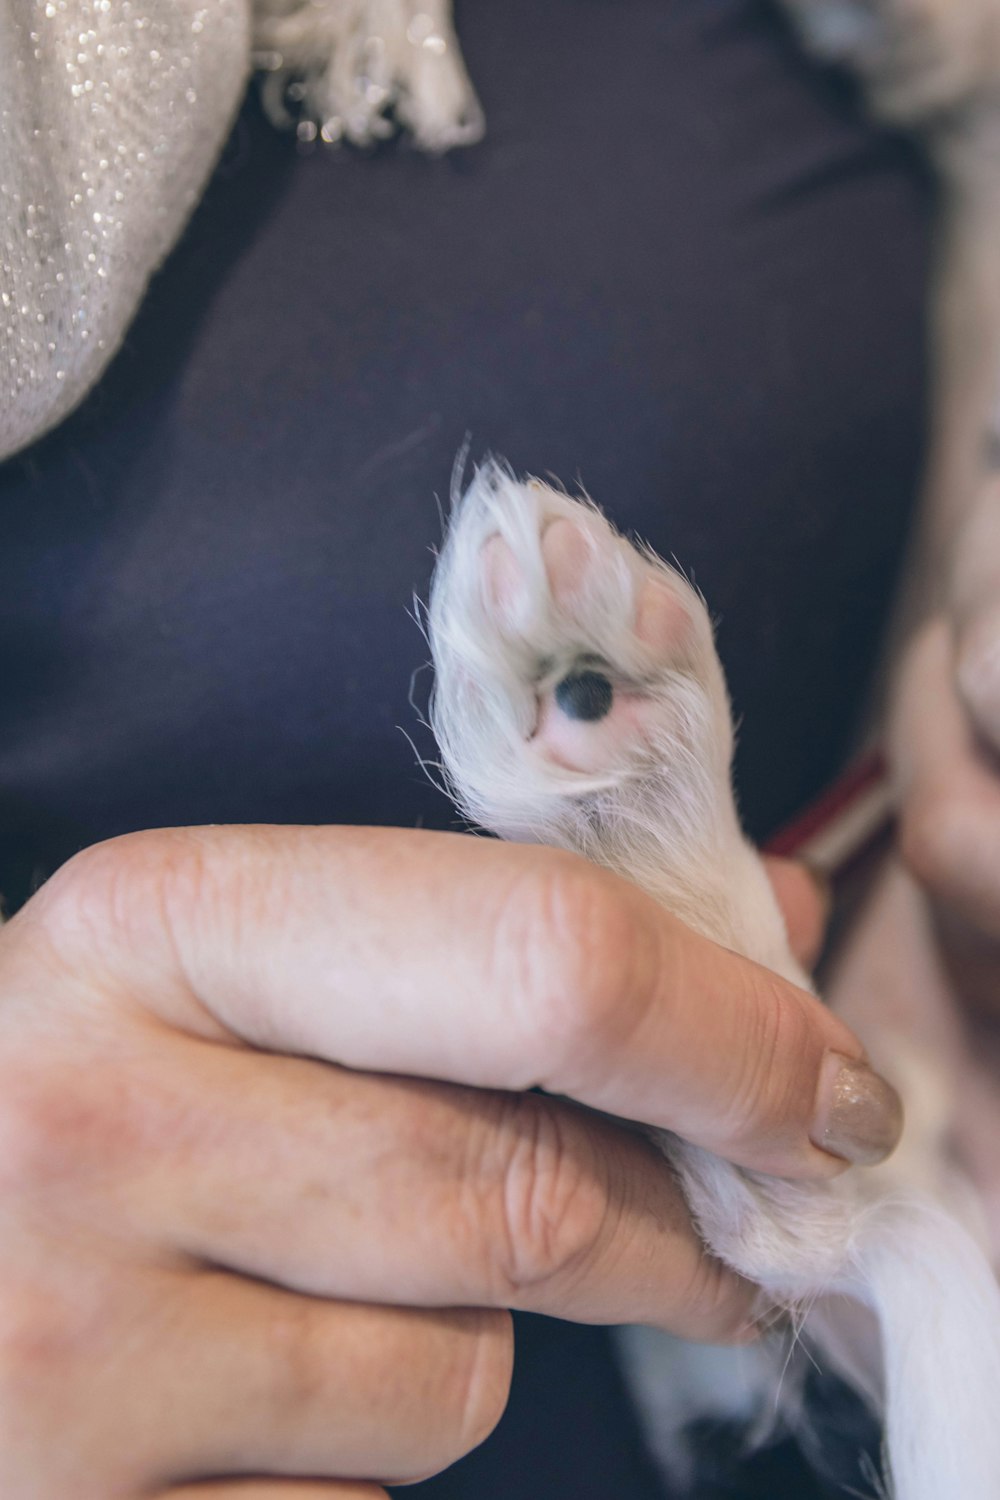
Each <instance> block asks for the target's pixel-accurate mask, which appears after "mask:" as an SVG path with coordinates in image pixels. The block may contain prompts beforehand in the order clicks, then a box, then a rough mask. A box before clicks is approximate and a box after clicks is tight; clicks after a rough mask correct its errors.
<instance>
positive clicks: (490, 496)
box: [428, 464, 1000, 1500]
mask: <svg viewBox="0 0 1000 1500" xmlns="http://www.w3.org/2000/svg"><path fill="white" fill-rule="evenodd" d="M428 625H429V636H430V642H431V647H432V651H433V656H434V665H435V688H434V699H433V706H432V719H433V726H434V729H435V732H436V735H437V738H438V742H439V745H440V748H441V753H442V758H443V765H444V769H445V772H446V775H447V778H448V782H449V785H450V786H451V788H452V790H453V792H454V795H455V797H456V799H457V801H458V802H459V803H460V805H461V807H462V808H463V810H464V811H465V812H466V813H467V815H468V816H469V817H470V818H472V819H473V820H474V821H476V822H477V823H479V824H481V825H483V826H484V827H487V828H490V829H492V830H494V831H495V832H497V833H499V834H501V835H503V836H504V837H507V838H514V839H520V840H530V841H538V842H543V843H548V844H555V845H560V846H563V847H565V848H569V849H574V850H577V851H578V852H580V853H581V854H583V855H585V856H587V857H588V858H590V859H593V860H596V861H598V862H599V863H601V864H604V865H607V866H608V867H610V868H611V869H614V870H616V871H617V872H618V873H620V874H622V875H624V876H626V877H627V878H629V879H631V880H633V881H634V882H635V883H636V884H638V885H640V886H642V887H643V888H644V889H645V890H646V891H648V892H649V893H650V894H651V895H652V896H654V897H655V898H656V899H657V900H659V901H660V902H662V903H663V905H664V906H666V907H668V908H669V909H670V910H671V911H672V912H673V913H675V914H676V915H677V916H679V917H681V918H683V920H684V921H686V922H687V923H688V924H689V925H691V926H692V927H694V928H696V929H697V930H699V931H700V932H702V933H704V934H706V935H707V936H708V937H710V938H713V939H714V940H716V941H717V942H720V943H723V944H725V945H726V946H727V947H730V948H733V949H735V950H737V951H738V952H741V953H743V954H745V955H746V956H748V957H750V958H753V959H755V960H757V961H759V962H761V963H764V964H767V965H769V966H770V967H771V968H773V969H776V970H778V971H779V972H780V973H782V974H784V975H785V976H786V977H788V978H789V979H791V980H793V981H794V982H796V983H798V984H800V985H803V986H807V985H808V983H809V981H808V979H807V977H806V975H805V974H804V973H803V972H802V970H801V969H800V967H799V966H798V964H797V962H796V960H795V959H794V958H793V956H792V954H791V952H790V950H789V946H788V941H787V937H786V933H785V928H784V924H783V921H782V917H781V914H780V911H779V909H778V906H777V904H776V902H775V899H774V896H773V894H772V890H771V887H770V884H769V882H768V879H767V877H766V875H765V873H764V870H763V867H762V865H761V863H760V861H759V859H758V857H757V855H756V853H755V852H754V850H753V849H752V848H751V846H750V845H749V844H748V843H747V841H746V840H745V838H744V837H743V834H742V832H741V830H740V827H739V822H738V817H737V813H736V809H735V805H734V802H733V797H732V792H731V788H730V760H731V755H732V747H733V736H732V728H731V723H730V715H729V705H728V698H727V694H726V689H725V684H724V681H723V676H722V670H721V666H720V664H719V660H718V657H717V655H716V653H715V649H714V645H713V640H712V629H711V624H710V621H709V617H708V614H707V611H706V609H705V606H704V604H703V602H702V600H701V598H700V597H699V596H698V594H697V593H696V592H695V590H694V589H693V588H691V587H690V585H689V584H688V583H687V582H686V581H685V579H684V578H683V577H682V576H681V575H680V574H679V573H677V572H676V571H674V570H673V569H671V568H669V567H667V565H666V564H664V563H663V562H661V561H660V560H659V559H658V558H656V557H654V556H653V555H652V554H650V553H648V552H640V551H638V550H637V549H636V548H634V547H633V546H631V545H630V544H629V543H628V542H627V541H625V540H624V539H623V538H622V537H620V536H619V535H618V534H617V533H616V532H615V531H614V530H613V528H612V527H611V526H610V525H609V524H608V522H607V521H606V520H605V519H604V518H603V517H602V516H601V515H600V513H599V512H598V511H597V510H596V508H595V507H594V506H592V505H590V504H589V503H581V502H578V501H574V500H571V499H570V498H568V497H567V496H566V495H564V494H561V493H559V492H557V491H556V490H554V489H552V488H550V487H549V486H547V485H545V484H542V483H540V482H539V481H538V480H529V481H527V482H524V483H521V482H519V481H518V480H517V479H515V477H514V476H513V475H512V474H511V473H510V472H509V471H507V470H506V469H505V468H503V467H502V466H500V465H498V464H490V465H487V466H486V467H484V468H483V469H481V470H479V472H478V473H477V474H476V476H475V478H474V480H473V483H472V484H471V486H470V488H469V490H468V492H467V493H466V494H465V496H464V497H463V498H461V499H460V500H459V501H458V503H457V507H456V511H455V515H454V518H453V521H452V524H451V528H450V531H449V535H448V538H447V542H446V545H445V547H444V550H443V552H442V555H441V558H440V561H439V563H438V567H437V571H436V574H435V578H434V583H433V588H432V593H431V599H430V607H429V615H428ZM884 1050H888V1051H889V1052H890V1054H891V1055H893V1056H895V1057H896V1059H897V1063H899V1062H900V1060H901V1059H902V1060H903V1061H904V1062H905V1067H899V1068H898V1069H897V1077H896V1079H895V1080H894V1081H897V1082H898V1083H899V1084H900V1085H901V1086H902V1087H903V1089H904V1090H906V1088H907V1084H911V1085H912V1084H913V1083H914V1082H916V1083H917V1084H920V1085H922V1084H923V1082H924V1081H925V1080H926V1079H928V1078H929V1077H932V1075H933V1060H932V1059H921V1058H919V1057H916V1058H915V1057H914V1056H913V1053H912V1048H911V1047H910V1045H909V1044H908V1043H906V1041H905V1039H903V1038H896V1039H893V1046H892V1047H891V1048H889V1049H884ZM909 1092H910V1094H911V1097H910V1098H908V1099H907V1104H908V1106H909V1107H910V1109H911V1111H912V1114H913V1117H914V1120H913V1125H912V1127H911V1130H910V1133H909V1136H910V1141H911V1143H912V1144H911V1148H910V1149H909V1150H903V1151H901V1152H900V1153H898V1154H897V1157H896V1158H895V1159H894V1160H893V1161H891V1162H889V1163H887V1164H886V1165H885V1166H884V1167H881V1168H876V1169H868V1170H865V1169H862V1170H858V1171H854V1172H851V1173H849V1174H847V1175H846V1176H844V1177H841V1178H839V1179H837V1180H836V1181H834V1182H832V1183H828V1184H823V1185H816V1184H810V1183H801V1182H782V1181H778V1180H776V1179H772V1178H768V1177H765V1176H762V1175H760V1174H758V1173H754V1172H748V1171H744V1170H741V1169H739V1168H737V1167H734V1166H731V1165H729V1164H728V1163H726V1162H723V1161H721V1160H719V1159H717V1158H715V1157H713V1156H711V1155H709V1154H708V1153H707V1152H705V1151H704V1150H701V1149H698V1148H695V1147H693V1146H690V1145H688V1144H686V1143H684V1142H682V1141H680V1140H678V1139H676V1138H674V1137H671V1136H669V1135H664V1136H663V1137H662V1145H663V1149H664V1151H665V1152H666V1154H667V1156H668V1158H669V1159H670V1161H671V1163H672V1164H673V1167H674V1169H675V1170H676V1172H677V1173H678V1175H679V1177H680V1179H681V1182H682V1184H683V1186H684V1190H685V1193H686V1196H687V1199H688V1203H689V1205H690V1207H691V1210H692V1212H693V1214H694V1217H695V1220H696V1222H697V1224H698V1225H699V1228H700V1230H701V1232H702V1235H703V1237H704V1239H705V1241H706V1243H707V1244H708V1245H709V1246H710V1247H711V1249H712V1250H713V1251H714V1252H715V1253H716V1254H717V1255H718V1256H720V1257H721V1258H722V1259H723V1260H725V1261H726V1262H728V1263H729V1264H730V1265H732V1266H734V1267H735V1268H736V1269H737V1270H738V1271H740V1272H741V1273H742V1274H743V1275H745V1276H747V1277H749V1278H751V1279H752V1280H753V1281H755V1282H757V1283H758V1284H759V1285H760V1286H761V1287H762V1288H763V1289H764V1291H765V1292H766V1294H767V1298H768V1300H769V1302H770V1303H771V1304H772V1305H776V1306H778V1307H781V1308H783V1309H787V1310H788V1311H789V1312H791V1314H792V1315H793V1319H794V1321H795V1324H796V1326H797V1327H802V1328H804V1330H805V1334H806V1336H807V1337H808V1338H809V1339H810V1340H811V1341H813V1342H815V1343H816V1344H817V1345H818V1346H819V1347H820V1349H821V1350H822V1351H823V1353H824V1355H825V1356H826V1359H827V1363H828V1364H829V1363H832V1364H833V1366H834V1368H836V1369H837V1370H838V1371H839V1372H841V1373H842V1374H845V1375H846V1376H847V1377H848V1378H849V1379H851V1380H852V1381H853V1383H854V1384H855V1385H856V1387H857V1388H858V1389H859V1390H860V1391H861V1392H862V1393H863V1394H864V1395H865V1396H867V1397H868V1398H869V1399H870V1400H872V1401H874V1402H875V1403H876V1404H877V1405H878V1406H879V1407H880V1409H881V1410H882V1411H883V1412H884V1417H885V1424H886V1433H887V1454H888V1462H887V1480H888V1479H889V1476H890V1475H891V1481H890V1482H891V1483H892V1485H893V1493H894V1494H895V1495H896V1497H897V1500H995V1497H996V1496H998V1495H1000V1421H998V1420H997V1413H996V1409H995V1408H996V1392H997V1391H998V1390H1000V1293H998V1290H997V1287H996V1284H995V1281H994V1277H993V1274H992V1271H991V1269H990V1267H989V1265H988V1263H987V1260H986V1257H985V1255H984V1254H983V1253H982V1251H981V1250H980V1249H979V1248H978V1246H977V1244H976V1242H975V1240H974V1239H973V1237H972V1236H971V1235H970V1234H969V1233H968V1232H967V1231H966V1229H964V1228H962V1227H960V1226H959V1223H958V1221H957V1219H956V1217H955V1216H954V1213H953V1212H952V1211H951V1209H953V1208H954V1207H955V1206H957V1204H958V1201H959V1200H958V1199H957V1198H956V1199H955V1200H954V1202H953V1204H952V1205H950V1207H949V1208H945V1207H943V1206H942V1204H941V1203H940V1201H936V1200H935V1199H934V1198H932V1197H929V1196H928V1195H927V1194H926V1193H924V1192H921V1191H919V1190H918V1188H919V1187H922V1185H923V1184H924V1183H926V1182H927V1181H928V1178H929V1175H930V1177H931V1180H933V1177H934V1171H933V1169H934V1165H935V1164H934V1163H933V1162H929V1161H928V1159H927V1157H928V1152H932V1151H933V1150H934V1149H935V1131H934V1128H933V1121H931V1122H930V1124H931V1128H930V1129H922V1128H921V1121H922V1119H923V1118H924V1116H925V1111H926V1102H927V1101H926V1096H925V1095H924V1093H923V1090H922V1089H921V1091H920V1093H919V1094H918V1096H917V1097H913V1096H912V1088H911V1089H910V1090H909ZM941 1165H942V1167H943V1163H942V1164H941ZM941 1180H942V1181H945V1180H947V1174H946V1173H945V1172H944V1171H942V1173H941ZM838 1296H839V1297H846V1298H849V1299H852V1301H853V1302H855V1303H857V1304H860V1305H862V1306H863V1307H864V1308H866V1309H868V1310H869V1311H870V1313H872V1314H874V1318H875V1320H876V1322H877V1328H878V1331H879V1332H880V1334H881V1337H880V1338H878V1337H876V1336H874V1334H875V1331H876V1330H875V1324H873V1322H872V1320H871V1319H870V1318H869V1319H868V1321H867V1325H866V1323H865V1319H864V1318H861V1317H859V1316H858V1315H857V1314H856V1312H852V1311H850V1310H848V1309H846V1308H845V1307H844V1306H843V1305H842V1304H840V1303H838V1301H837V1300H836V1299H837V1297H838ZM667 1347H668V1346H667V1344H666V1343H663V1344H662V1345H661V1349H662V1350H666V1349H667ZM664 1357H665V1358H666V1356H664ZM734 1357H735V1358H740V1357H742V1356H734ZM784 1358H785V1354H784V1353H782V1352H779V1355H778V1361H777V1363H775V1364H773V1365H772V1367H771V1368H770V1369H767V1370H763V1369H758V1370H757V1372H756V1374H757V1378H756V1380H755V1382H754V1390H752V1391H749V1392H745V1398H746V1399H745V1401H744V1412H743V1414H744V1415H751V1414H756V1415H757V1416H759V1415H761V1413H762V1411H763V1409H764V1406H765V1405H766V1401H767V1398H770V1401H771V1404H773V1400H774V1397H775V1395H776V1393H777V1389H778V1384H779V1377H780V1374H781V1362H782V1361H783V1360H784ZM662 1362H663V1361H662V1360H661V1361H659V1363H662ZM667 1362H668V1363H671V1362H672V1363H673V1364H674V1365H676V1351H672V1352H671V1353H670V1356H669V1359H668V1361H667ZM630 1363H631V1365H632V1368H633V1376H634V1378H635V1379H636V1380H638V1382H639V1384H640V1387H641V1389H640V1390H639V1392H638V1394H639V1397H640V1401H641V1404H642V1406H643V1408H644V1409H645V1411H646V1413H647V1416H648V1417H649V1418H650V1420H651V1426H652V1431H653V1435H654V1437H655V1438H657V1439H658V1440H659V1441H658V1444H657V1446H658V1447H659V1449H660V1451H661V1453H662V1454H663V1455H664V1456H665V1457H666V1456H668V1455H669V1453H670V1452H671V1451H672V1450H674V1451H676V1444H675V1438H676V1429H677V1427H678V1425H679V1424H680V1423H681V1422H682V1421H683V1420H685V1419H687V1418H688V1417H690V1416H692V1415H695V1414H696V1412H694V1411H693V1410H692V1403H691V1400H690V1399H688V1400H687V1401H685V1400H683V1399H682V1400H681V1401H680V1402H679V1403H678V1400H677V1397H676V1395H675V1393H674V1391H673V1389H672V1387H673V1386H674V1385H676V1384H682V1385H683V1384H687V1385H688V1388H689V1390H690V1382H691V1380H692V1379H695V1377H696V1371H695V1372H694V1373H693V1367H692V1365H691V1362H690V1361H688V1362H687V1367H686V1368H685V1370H684V1371H677V1370H676V1369H675V1371H674V1373H675V1376H678V1377H679V1378H678V1379H677V1380H675V1381H673V1382H666V1381H663V1380H662V1379H661V1378H660V1377H659V1376H658V1375H657V1364H658V1361H657V1359H656V1357H655V1355H654V1356H653V1357H652V1358H651V1357H650V1350H649V1348H648V1340H645V1341H644V1343H643V1346H642V1347H641V1348H640V1349H638V1351H636V1350H633V1354H632V1357H631V1359H630ZM644 1371H645V1372H646V1373H645V1374H644V1373H643V1372H644ZM718 1373H719V1372H718V1370H716V1372H715V1374H716V1376H718ZM754 1398H756V1412H755V1413H754V1412H752V1410H751V1408H752V1407H753V1406H754Z"/></svg>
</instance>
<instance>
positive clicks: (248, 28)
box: [0, 0, 483, 459]
mask: <svg viewBox="0 0 1000 1500" xmlns="http://www.w3.org/2000/svg"><path fill="white" fill-rule="evenodd" d="M251 62H254V63H255V64H256V65H257V66H258V67H259V68H261V69H263V70H264V71H265V73H266V74H267V75H268V84H267V87H266V89H265V101H266V102H267V101H269V112H270V113H271V116H272V118H273V119H274V120H275V121H276V122H277V123H280V124H289V123H294V122H293V121H292V118H291V116H290V115H289V114H288V111H287V109H286V94H287V93H288V92H289V90H288V85H289V83H291V82H292V81H293V80H294V90H293V97H294V98H296V100H297V102H298V108H299V110H300V111H301V116H300V120H299V131H300V134H301V135H302V138H303V139H306V140H308V139H312V138H314V137H315V136H317V135H322V137H323V138H324V139H325V140H327V141H331V142H335V141H337V140H340V139H341V138H342V137H346V138H349V139H351V140H354V141H356V142H359V143H362V144H367V143H369V142H370V141H372V140H375V139H378V138H379V137H381V136H384V135H387V134H390V133H391V131H392V130H393V129H394V128H395V125H396V124H397V123H398V124H400V125H402V126H403V127H404V128H406V129H408V130H410V131H411V132H412V133H413V136H414V138H415V140H416V142H417V144H418V145H420V146H423V147H424V148H426V149H429V150H432V151H437V150H445V149H447V148H448V147H449V146H453V145H461V144H465V143H468V142H471V141H474V140H477V139H478V138H479V136H480V135H481V133H482V128H483V125H482V115H481V111H480V110H479V106H478V101H477V100H476V97H475V94H474V92H473V90H472V87H471V84H470V82H469V80H468V77H467V75H466V73H465V69H464V66H463V64H462V60H461V54H460V52H459V49H458V45H457V43H456V41H455V37H454V32H453V29H452V24H451V7H450V3H449V0H211V3H210V4H205V3H204V0H0V225H2V227H0V459H3V458H5V457H7V456H8V455H9V454H11V453H14V452H16V451H17V450H18V449H19V448H22V447H24V446H25V445H26V444H27V443H29V442H31V441H32V440H33V439H34V438H36V437H38V436H40V435H41V434H42V433H43V432H45V431H46V430H47V429H48V428H50V427H52V426H54V425H55V424H56V423H57V422H58V421H60V420H61V419H62V418H63V417H64V416H65V415H66V414H67V413H68V412H69V411H71V410H72V409H73V407H74V406H76V405H77V403H78V402H79V401H80V400H81V399H82V397H83V396H84V395H85V394H86V392H87V391H88V390H89V388H90V387H91V386H92V385H93V384H94V382H95V381H96V380H97V378H98V376H99V375H100V374H101V373H102V371H103V369H104V367H105V366H106V364H107V363H108V361H109V360H110V358H111V356H112V354H114V352H115V350H116V349H117V347H118V346H119V344H120V343H121V340H122V338H123V336H124V334H125V331H126V329H127V328H128V325H129V323H130V322H131V320H132V316H133V314H134V313H135V311H136V308H137V306H138V304H139V301H140V299H141V297H142V295H143V292H144V290H145V288H146V285H147V283H148V281H149V277H150V275H151V274H152V273H153V271H155V270H156V268H157V266H158V265H159V263H160V262H161V261H162V259H163V258H164V256H165V255H166V253H167V251H168V250H169V249H170V248H171V246H172V245H173V243H174V241H175V240H176V239H177V237H178V235H179V234H180V232H181V229H182V228H183V226H184V224H185V222H186V220H187V218H188V215H189V214H190V212H191V210H192V208H193V207H194V205H195V203H196V202H197V201H198V198H199V197H200V195H201V192H202V189H203V187H204V185H205V182H206V179H207V177H208V175H209V172H210V171H211V168H212V165H213V164H214V162H215V159H216V157H217V156H218V153H219V150H220V148H221V146H222V142H223V140H224V138H225V135H226V132H227V130H228V128H229V125H230V122H231V120H232V118H233V115H234V113H235V110H236V106H237V104H238V102H239V100H240V97H241V95H242V93H243V90H244V87H245V84H246V79H247V75H248V73H249V71H250V67H251Z"/></svg>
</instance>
